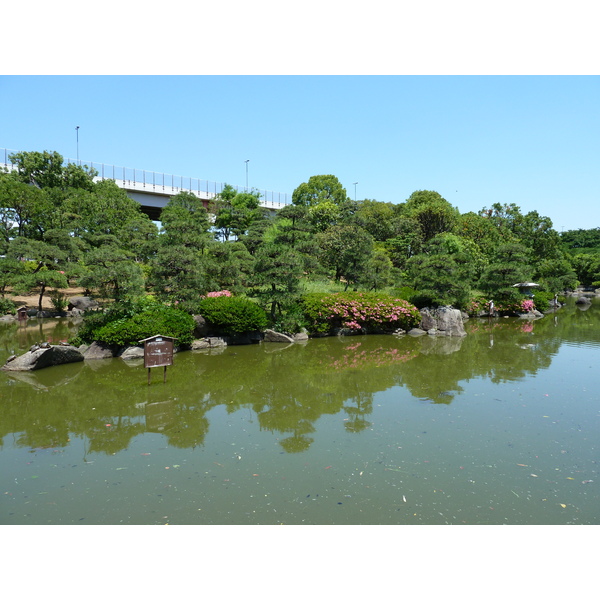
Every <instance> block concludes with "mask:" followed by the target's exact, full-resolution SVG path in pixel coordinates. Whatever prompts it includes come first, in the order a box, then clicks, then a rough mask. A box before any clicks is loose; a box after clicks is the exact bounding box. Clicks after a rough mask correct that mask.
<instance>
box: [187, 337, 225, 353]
mask: <svg viewBox="0 0 600 600" xmlns="http://www.w3.org/2000/svg"><path fill="white" fill-rule="evenodd" d="M226 346H227V342H226V341H225V339H224V338H222V337H205V338H202V339H200V340H194V341H193V342H192V346H191V348H192V350H207V349H209V348H225V347H226Z"/></svg>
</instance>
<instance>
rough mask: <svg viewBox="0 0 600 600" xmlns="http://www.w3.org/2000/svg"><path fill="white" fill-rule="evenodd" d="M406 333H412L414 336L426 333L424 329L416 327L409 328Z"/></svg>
mask: <svg viewBox="0 0 600 600" xmlns="http://www.w3.org/2000/svg"><path fill="white" fill-rule="evenodd" d="M408 335H414V336H417V335H427V332H426V331H424V330H423V329H418V328H417V327H415V328H414V329H411V330H410V331H409V332H408Z"/></svg>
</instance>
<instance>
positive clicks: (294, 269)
mask: <svg viewBox="0 0 600 600" xmlns="http://www.w3.org/2000/svg"><path fill="white" fill-rule="evenodd" d="M301 275H302V258H301V257H300V255H299V254H298V252H296V251H295V250H294V249H293V248H289V247H286V246H282V245H280V244H274V243H266V244H263V245H262V246H261V247H260V248H259V249H258V251H257V253H256V261H255V263H254V278H253V281H254V283H255V284H256V285H259V286H263V289H262V290H259V291H258V294H259V296H260V297H262V298H263V299H264V300H265V302H266V303H268V304H270V314H271V320H272V321H275V318H276V315H277V313H279V314H281V313H282V312H283V311H284V310H285V309H286V308H287V307H288V306H289V305H290V303H291V302H292V301H295V300H296V299H297V295H298V292H299V290H300V277H301Z"/></svg>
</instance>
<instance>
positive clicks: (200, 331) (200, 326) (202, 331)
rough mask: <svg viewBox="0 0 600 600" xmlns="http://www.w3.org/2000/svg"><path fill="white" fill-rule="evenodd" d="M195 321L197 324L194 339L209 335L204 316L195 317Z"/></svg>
mask: <svg viewBox="0 0 600 600" xmlns="http://www.w3.org/2000/svg"><path fill="white" fill-rule="evenodd" d="M194 321H195V322H196V327H195V329H194V337H195V338H198V339H200V338H203V337H206V336H207V335H208V333H209V330H208V325H207V324H206V319H205V318H204V317H203V316H202V315H194Z"/></svg>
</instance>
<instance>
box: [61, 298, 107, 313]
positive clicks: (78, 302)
mask: <svg viewBox="0 0 600 600" xmlns="http://www.w3.org/2000/svg"><path fill="white" fill-rule="evenodd" d="M74 308H76V309H78V310H80V311H86V310H93V309H96V308H100V305H99V304H98V303H97V302H96V301H95V300H94V299H93V298H90V297H89V296H73V297H72V298H69V304H68V306H67V309H68V310H73V309H74Z"/></svg>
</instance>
